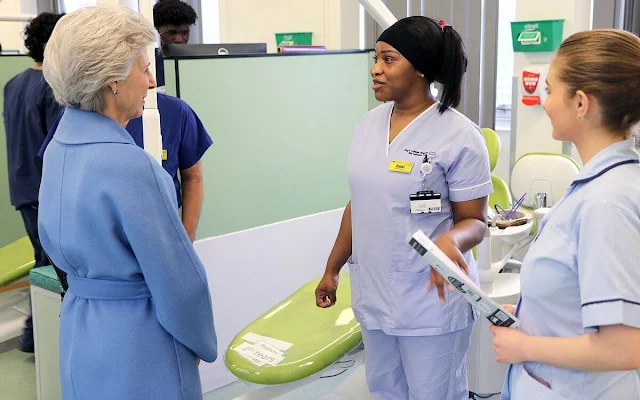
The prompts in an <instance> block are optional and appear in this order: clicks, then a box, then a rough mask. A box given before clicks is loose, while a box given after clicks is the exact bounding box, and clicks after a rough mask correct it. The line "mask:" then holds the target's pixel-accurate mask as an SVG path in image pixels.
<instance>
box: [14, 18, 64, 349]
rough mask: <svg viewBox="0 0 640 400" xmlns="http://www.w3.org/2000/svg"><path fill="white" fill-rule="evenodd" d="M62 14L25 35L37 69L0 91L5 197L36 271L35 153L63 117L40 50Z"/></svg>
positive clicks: (27, 340)
mask: <svg viewBox="0 0 640 400" xmlns="http://www.w3.org/2000/svg"><path fill="white" fill-rule="evenodd" d="M61 17H62V15H61V14H51V13H42V14H40V15H38V16H37V17H36V18H34V19H33V20H32V21H31V23H30V24H29V25H27V27H26V29H25V30H24V34H25V37H24V42H25V43H24V44H25V47H26V48H27V49H28V50H29V56H30V57H31V58H33V60H34V61H35V65H34V66H33V67H31V68H29V69H27V70H25V71H23V72H21V73H20V74H18V75H17V76H15V77H14V78H12V79H11V80H10V81H9V82H8V83H7V85H6V86H5V87H4V109H3V116H4V127H5V132H6V136H7V159H8V163H9V165H8V167H9V168H8V170H9V195H10V198H11V205H13V206H14V207H15V208H16V210H18V211H20V214H21V215H22V220H23V221H24V227H25V229H26V231H27V234H28V235H29V239H31V244H33V249H34V257H35V262H36V263H35V267H41V266H44V265H48V264H49V262H48V259H47V255H46V254H45V252H44V250H43V249H42V246H41V244H40V239H39V237H38V191H39V190H40V180H41V178H42V160H41V159H40V158H38V150H39V149H40V146H42V143H43V141H44V139H45V137H46V136H47V132H48V131H49V129H51V127H52V126H53V124H54V122H55V121H56V119H57V118H58V115H59V114H60V112H61V111H62V107H60V105H59V104H58V103H56V101H55V99H54V98H53V92H52V91H51V88H50V87H49V85H48V84H47V82H46V81H45V80H44V77H43V75H42V61H43V59H44V46H45V44H46V42H47V40H49V36H51V32H52V31H53V28H54V26H55V25H56V22H58V20H59V19H60V18H61ZM21 349H22V351H25V352H31V353H32V352H33V326H32V321H31V316H29V318H28V319H27V322H26V326H25V329H24V332H23V334H22V339H21Z"/></svg>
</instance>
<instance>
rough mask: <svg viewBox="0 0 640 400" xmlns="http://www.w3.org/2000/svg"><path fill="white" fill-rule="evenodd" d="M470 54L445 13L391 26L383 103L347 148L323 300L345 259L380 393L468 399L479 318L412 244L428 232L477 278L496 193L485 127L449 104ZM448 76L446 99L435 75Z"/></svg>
mask: <svg viewBox="0 0 640 400" xmlns="http://www.w3.org/2000/svg"><path fill="white" fill-rule="evenodd" d="M466 67H467V60H466V55H465V51H464V46H463V43H462V39H461V38H460V36H459V35H458V33H457V32H456V31H455V30H454V29H453V28H452V27H451V26H449V25H447V24H446V23H444V22H443V21H439V22H438V21H435V20H433V19H431V18H426V17H409V18H405V19H402V20H400V21H398V22H397V23H395V24H394V25H393V26H391V27H390V28H389V29H387V30H386V31H384V32H383V33H382V35H380V38H379V39H378V42H377V44H376V55H375V64H374V66H373V67H372V69H371V77H372V80H373V90H374V92H375V96H376V99H378V100H379V101H384V102H385V104H382V105H380V106H378V107H377V108H375V109H374V110H372V111H370V112H369V113H368V114H366V115H365V116H364V117H363V118H362V119H361V120H360V122H359V123H358V125H357V126H356V128H355V130H354V132H353V137H352V142H351V147H350V150H349V157H348V175H349V185H350V189H351V201H350V202H349V203H348V204H347V207H346V209H345V212H344V216H343V218H342V224H341V226H340V230H339V232H338V237H337V239H336V243H335V246H334V248H333V250H332V252H331V254H330V256H329V259H328V262H327V266H326V271H325V274H324V277H323V278H322V280H321V282H320V283H319V285H318V287H317V289H316V303H317V305H318V306H319V307H329V306H331V305H333V304H335V303H336V301H337V299H336V288H337V286H338V281H339V275H338V273H339V271H340V269H341V268H342V266H343V265H344V264H345V263H346V262H347V261H348V265H349V272H350V276H351V290H352V308H353V311H354V314H355V316H356V319H357V320H358V321H359V322H360V324H361V327H362V336H363V340H364V345H365V360H366V375H367V382H368V385H369V390H370V391H371V393H373V394H376V395H378V396H380V397H381V398H382V399H384V400H391V399H397V400H406V399H409V398H410V399H425V400H432V399H438V400H447V399H448V400H454V399H455V400H462V399H467V398H468V396H469V393H468V387H467V373H466V361H465V356H466V352H467V349H468V347H469V339H470V336H471V330H472V328H473V325H474V320H475V315H474V312H473V310H472V307H471V306H470V305H469V303H467V301H466V300H464V298H462V297H461V296H460V294H459V293H458V292H451V291H447V287H446V285H445V284H444V283H443V280H442V278H441V277H440V276H439V275H438V274H437V273H436V272H435V271H434V270H432V269H431V268H430V267H429V265H427V264H425V262H424V260H423V259H422V258H421V257H420V256H419V255H418V254H417V253H416V252H415V251H414V250H413V249H412V248H411V247H410V246H409V245H408V244H407V242H406V237H407V234H410V233H414V232H416V231H417V230H419V229H421V230H423V231H424V232H425V233H426V234H427V235H428V236H429V237H430V238H431V239H432V240H434V241H435V243H436V244H437V245H438V246H439V247H440V249H442V251H444V252H445V254H447V255H448V256H449V257H450V258H451V259H452V260H453V261H454V262H456V263H457V264H458V265H459V266H461V267H462V268H463V269H464V270H465V271H466V272H467V273H468V274H469V275H470V276H471V278H472V279H473V280H474V281H475V282H478V280H477V272H476V267H475V264H474V260H473V257H472V254H471V249H472V248H473V247H474V246H476V245H477V244H478V243H480V242H481V241H482V239H483V236H484V232H485V230H486V226H487V225H486V224H487V222H486V210H487V197H488V195H489V194H490V193H491V192H492V186H491V176H490V169H489V160H488V152H487V149H486V145H485V143H484V140H483V137H482V135H481V133H480V130H479V129H478V127H477V126H476V125H475V124H474V123H473V122H472V121H470V120H469V119H468V118H466V117H465V116H464V115H462V114H461V113H459V112H458V111H456V110H455V109H454V107H456V106H457V105H458V103H459V101H460V96H461V83H462V77H463V75H464V73H465V72H466ZM433 82H438V83H440V84H441V85H442V97H441V100H440V101H437V100H436V99H435V98H434V97H433V96H432V94H431V92H430V90H429V87H430V85H431V83H433Z"/></svg>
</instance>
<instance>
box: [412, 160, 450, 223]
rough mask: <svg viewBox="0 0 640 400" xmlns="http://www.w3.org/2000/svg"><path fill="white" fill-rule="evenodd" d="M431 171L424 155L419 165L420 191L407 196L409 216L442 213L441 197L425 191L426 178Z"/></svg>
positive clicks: (426, 187)
mask: <svg viewBox="0 0 640 400" xmlns="http://www.w3.org/2000/svg"><path fill="white" fill-rule="evenodd" d="M431 171H433V166H432V165H431V161H430V160H429V156H428V155H425V156H424V159H423V160H422V165H420V173H421V174H422V190H420V191H418V192H416V193H413V194H410V195H409V204H410V205H411V214H432V213H440V212H442V195H441V194H440V193H435V192H433V191H431V190H427V189H428V186H427V176H428V175H429V174H430V173H431Z"/></svg>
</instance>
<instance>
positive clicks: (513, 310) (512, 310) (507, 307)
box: [502, 304, 516, 315]
mask: <svg viewBox="0 0 640 400" xmlns="http://www.w3.org/2000/svg"><path fill="white" fill-rule="evenodd" d="M502 308H504V309H505V310H507V312H510V313H511V314H513V315H515V314H516V306H514V305H513V304H503V305H502Z"/></svg>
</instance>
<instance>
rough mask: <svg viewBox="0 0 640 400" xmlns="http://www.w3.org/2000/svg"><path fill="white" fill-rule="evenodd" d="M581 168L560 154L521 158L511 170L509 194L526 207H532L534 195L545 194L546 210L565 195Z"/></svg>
mask: <svg viewBox="0 0 640 400" xmlns="http://www.w3.org/2000/svg"><path fill="white" fill-rule="evenodd" d="M578 172H580V169H579V168H578V164H576V162H575V161H574V160H573V159H572V158H570V157H568V156H565V155H563V154H551V153H528V154H525V155H523V156H522V157H520V159H518V161H516V163H515V165H514V166H513V170H512V171H511V194H512V195H513V198H514V201H518V199H520V197H522V196H523V195H524V194H525V193H526V194H527V195H526V196H525V198H524V200H523V202H522V205H523V206H525V207H529V208H532V207H534V206H535V201H536V193H546V195H547V207H552V206H553V205H554V204H555V203H556V202H557V201H558V200H560V199H561V198H562V196H564V194H565V193H566V191H567V188H568V187H569V186H570V185H571V183H572V182H573V180H574V179H575V177H576V175H578Z"/></svg>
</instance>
